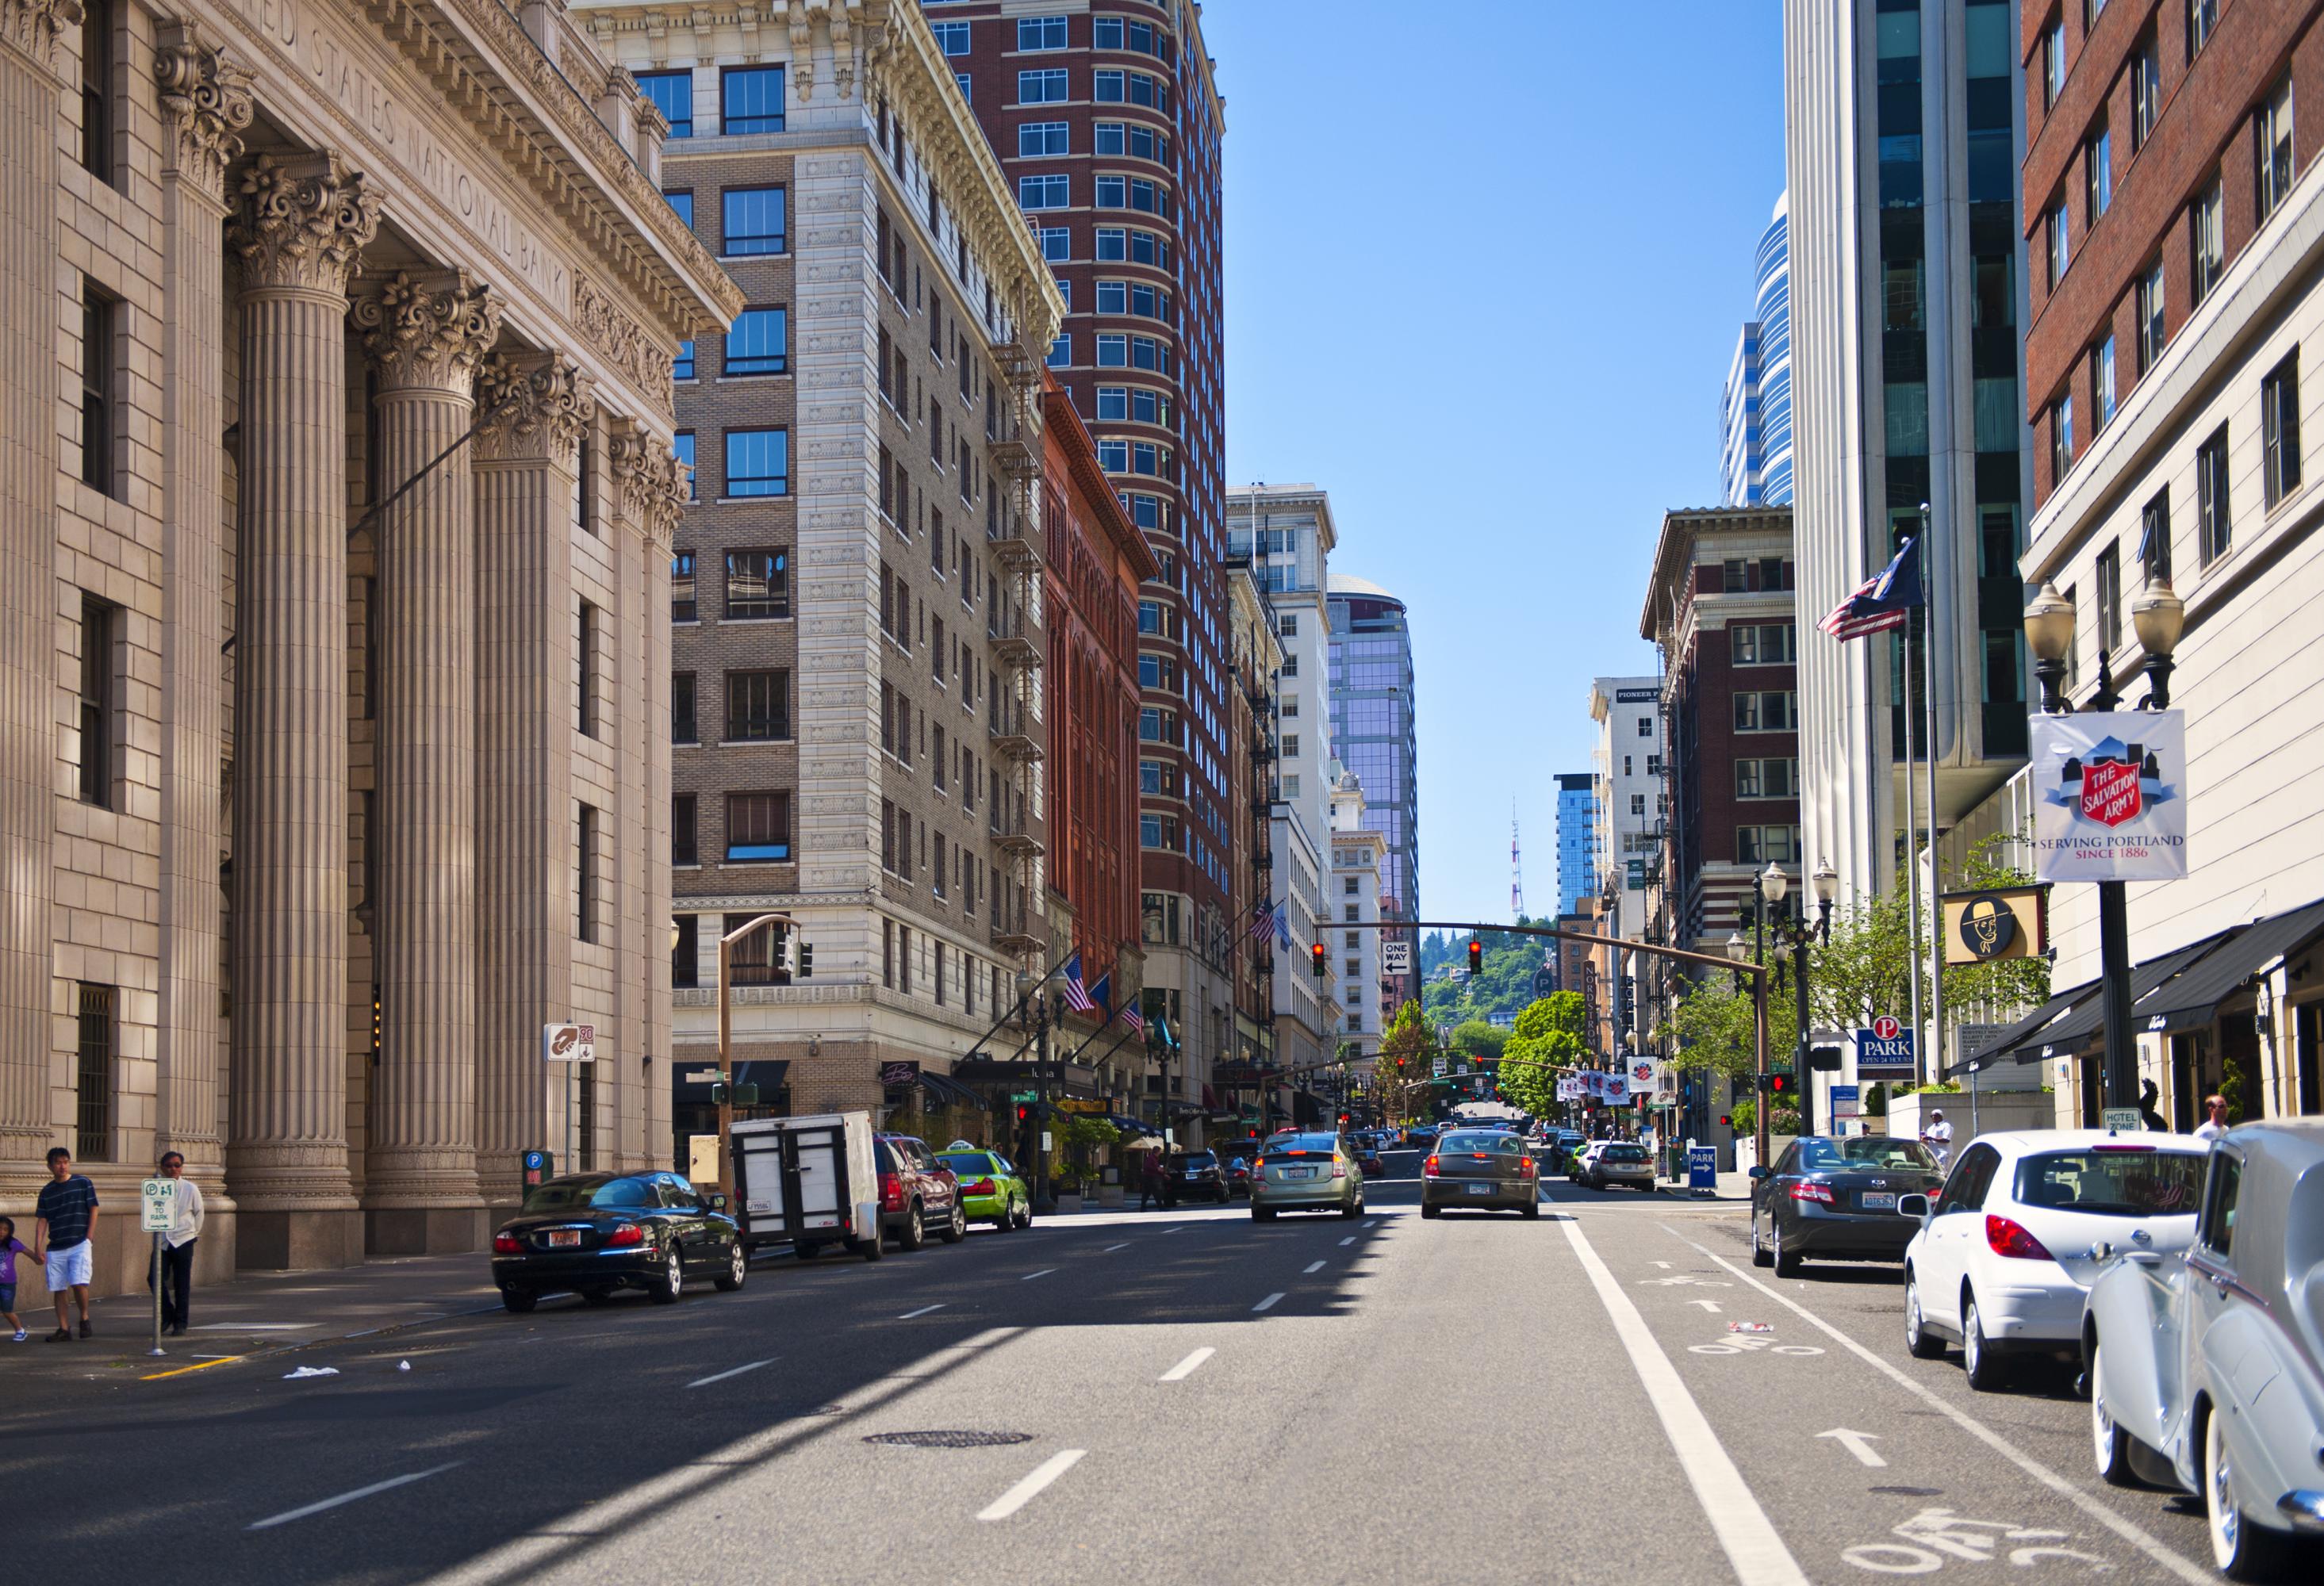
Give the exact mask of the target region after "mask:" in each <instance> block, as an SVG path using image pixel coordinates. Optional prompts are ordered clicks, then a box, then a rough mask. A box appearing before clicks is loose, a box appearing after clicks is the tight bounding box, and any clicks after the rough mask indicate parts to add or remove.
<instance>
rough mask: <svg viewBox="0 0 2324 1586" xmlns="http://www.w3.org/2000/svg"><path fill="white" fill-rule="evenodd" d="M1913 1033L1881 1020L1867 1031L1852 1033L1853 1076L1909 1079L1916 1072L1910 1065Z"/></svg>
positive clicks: (1875, 1020)
mask: <svg viewBox="0 0 2324 1586" xmlns="http://www.w3.org/2000/svg"><path fill="white" fill-rule="evenodd" d="M1919 1033H1920V1032H1919V1031H1917V1030H1910V1029H1906V1028H1904V1025H1903V1023H1902V1021H1900V1020H1898V1019H1889V1018H1882V1019H1874V1020H1873V1021H1872V1028H1870V1029H1859V1030H1858V1031H1857V1032H1856V1073H1857V1077H1858V1078H1859V1079H1911V1078H1913V1077H1914V1075H1915V1074H1917V1073H1918V1072H1919V1067H1918V1065H1917V1064H1915V1062H1914V1048H1915V1046H1916V1041H1915V1037H1917V1036H1918V1035H1919Z"/></svg>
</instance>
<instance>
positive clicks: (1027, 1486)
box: [976, 1448, 1089, 1520]
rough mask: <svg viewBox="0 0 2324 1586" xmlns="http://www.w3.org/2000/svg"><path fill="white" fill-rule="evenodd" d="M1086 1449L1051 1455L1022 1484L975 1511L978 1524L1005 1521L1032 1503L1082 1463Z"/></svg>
mask: <svg viewBox="0 0 2324 1586" xmlns="http://www.w3.org/2000/svg"><path fill="white" fill-rule="evenodd" d="M1087 1452H1089V1450H1087V1449H1085V1448H1068V1449H1064V1450H1061V1451H1059V1452H1056V1453H1053V1454H1051V1455H1050V1456H1049V1457H1048V1458H1047V1459H1046V1460H1043V1461H1042V1462H1040V1463H1039V1464H1037V1465H1036V1466H1034V1467H1033V1471H1032V1473H1031V1474H1030V1475H1028V1476H1027V1477H1026V1478H1025V1479H1024V1480H1022V1481H1019V1483H1017V1485H1016V1486H1014V1487H1012V1488H1010V1489H1009V1490H1008V1491H1006V1492H1004V1493H1002V1494H1001V1496H1000V1497H999V1498H994V1499H993V1500H992V1501H991V1503H989V1504H987V1505H985V1506H984V1507H983V1508H981V1509H979V1510H977V1511H976V1517H977V1518H978V1519H980V1520H1005V1519H1007V1518H1008V1517H1010V1516H1011V1515H1013V1514H1015V1513H1016V1512H1017V1511H1018V1510H1019V1509H1021V1508H1024V1507H1025V1506H1026V1505H1027V1504H1028V1503H1030V1502H1032V1501H1033V1500H1034V1499H1035V1498H1038V1497H1039V1496H1040V1494H1041V1489H1043V1488H1045V1487H1047V1485H1048V1484H1049V1483H1050V1482H1052V1481H1055V1480H1056V1479H1057V1478H1058V1477H1060V1476H1062V1475H1064V1474H1065V1472H1066V1471H1070V1470H1072V1469H1073V1468H1074V1466H1075V1465H1077V1464H1079V1463H1080V1462H1081V1458H1082V1456H1083V1455H1084V1454H1085V1453H1087Z"/></svg>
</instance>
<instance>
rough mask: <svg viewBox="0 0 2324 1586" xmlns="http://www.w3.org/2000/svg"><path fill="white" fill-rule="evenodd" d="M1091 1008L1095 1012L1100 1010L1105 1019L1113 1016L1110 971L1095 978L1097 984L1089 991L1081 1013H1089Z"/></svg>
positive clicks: (1111, 977) (1111, 975)
mask: <svg viewBox="0 0 2324 1586" xmlns="http://www.w3.org/2000/svg"><path fill="white" fill-rule="evenodd" d="M1093 1007H1094V1009H1096V1010H1103V1015H1104V1016H1105V1017H1108V1018H1111V1016H1112V1014H1113V972H1112V971H1111V970H1108V971H1107V972H1106V973H1103V974H1102V975H1100V976H1098V977H1097V984H1095V985H1093V986H1092V987H1091V988H1090V989H1089V1000H1088V1001H1087V1002H1084V1004H1083V1005H1082V1011H1083V1012H1084V1013H1088V1012H1091V1011H1093Z"/></svg>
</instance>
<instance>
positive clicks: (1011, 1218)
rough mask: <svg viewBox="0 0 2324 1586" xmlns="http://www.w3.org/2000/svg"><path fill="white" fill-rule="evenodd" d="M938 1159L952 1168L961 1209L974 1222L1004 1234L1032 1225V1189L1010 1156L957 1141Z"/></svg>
mask: <svg viewBox="0 0 2324 1586" xmlns="http://www.w3.org/2000/svg"><path fill="white" fill-rule="evenodd" d="M936 1160H937V1161H939V1162H941V1163H943V1164H944V1165H945V1166H946V1167H948V1168H950V1169H952V1176H953V1179H954V1182H955V1183H956V1184H958V1185H959V1186H960V1203H961V1209H962V1211H963V1212H964V1213H965V1214H966V1215H967V1216H968V1217H969V1218H970V1219H971V1220H972V1221H973V1222H990V1223H991V1224H992V1226H993V1227H995V1228H997V1229H999V1230H1001V1232H1003V1233H1007V1232H1008V1231H1010V1230H1011V1229H1016V1228H1030V1227H1032V1226H1033V1189H1032V1186H1031V1185H1028V1184H1027V1183H1026V1182H1025V1176H1024V1175H1022V1174H1020V1173H1019V1172H1018V1171H1017V1168H1016V1165H1015V1164H1013V1163H1011V1162H1010V1160H1009V1158H1008V1157H1004V1156H1002V1155H1001V1153H1000V1152H998V1151H988V1150H985V1149H983V1148H982V1147H978V1146H972V1145H970V1144H969V1143H968V1142H967V1141H966V1140H954V1141H953V1143H952V1144H951V1145H950V1146H948V1147H946V1148H945V1150H944V1151H943V1152H942V1153H941V1154H940V1155H939V1156H938V1157H936Z"/></svg>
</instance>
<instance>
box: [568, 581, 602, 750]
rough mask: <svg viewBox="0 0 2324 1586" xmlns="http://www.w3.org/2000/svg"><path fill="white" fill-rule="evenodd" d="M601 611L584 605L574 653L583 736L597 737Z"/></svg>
mask: <svg viewBox="0 0 2324 1586" xmlns="http://www.w3.org/2000/svg"><path fill="white" fill-rule="evenodd" d="M601 626H602V624H601V623H600V622H599V621H598V616H597V608H596V607H595V605H593V604H590V603H589V602H587V601H586V600H585V601H583V602H582V603H581V605H580V612H579V621H578V622H576V623H575V624H574V634H573V643H574V651H575V654H576V657H577V658H578V659H579V661H580V663H581V665H580V687H579V691H578V696H577V698H576V701H575V704H576V705H577V706H578V711H577V715H578V716H579V723H578V724H579V726H580V728H581V735H582V736H583V737H585V738H595V736H596V735H597V695H598V693H599V687H598V681H599V679H598V675H597V668H598V652H599V650H600V649H601V648H602V645H601V642H600V635H599V632H598V629H599V628H600V627H601Z"/></svg>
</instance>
